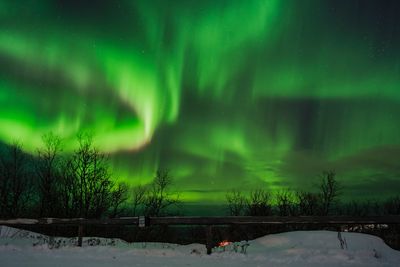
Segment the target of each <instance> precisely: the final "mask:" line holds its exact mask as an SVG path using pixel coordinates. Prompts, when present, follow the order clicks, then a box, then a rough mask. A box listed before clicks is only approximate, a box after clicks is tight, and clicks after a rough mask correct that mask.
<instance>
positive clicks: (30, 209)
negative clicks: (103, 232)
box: [0, 133, 179, 218]
mask: <svg viewBox="0 0 400 267" xmlns="http://www.w3.org/2000/svg"><path fill="white" fill-rule="evenodd" d="M42 140H43V146H42V148H40V149H38V150H37V153H36V155H29V154H26V153H24V152H23V145H22V144H21V143H19V142H14V143H13V144H11V145H10V146H5V147H4V149H3V150H2V151H1V152H0V218H16V217H33V218H34V217H67V218H72V217H84V218H101V217H105V216H107V217H116V216H119V215H120V214H122V213H125V214H129V215H132V216H133V215H138V214H143V215H148V216H161V215H165V214H167V213H168V210H169V208H170V207H172V206H174V205H178V204H179V198H178V196H177V195H176V194H172V193H170V191H169V190H170V186H171V184H172V178H171V176H170V174H169V172H168V171H163V170H159V171H157V172H156V174H155V177H154V180H153V181H152V182H151V183H150V184H147V185H143V186H138V187H135V188H134V189H131V188H129V187H128V186H127V185H126V184H124V183H119V182H116V181H117V179H116V177H113V174H112V172H111V169H110V162H109V159H108V157H107V155H105V154H103V153H101V152H100V151H99V149H97V148H96V147H95V146H94V145H93V139H92V137H91V136H90V135H89V134H80V135H78V136H77V143H78V148H77V149H76V150H75V151H73V153H71V154H70V155H68V154H65V153H62V152H63V144H62V141H61V139H60V138H59V137H58V136H56V135H54V134H52V133H49V134H46V135H44V136H43V138H42ZM132 199H133V200H132Z"/></svg>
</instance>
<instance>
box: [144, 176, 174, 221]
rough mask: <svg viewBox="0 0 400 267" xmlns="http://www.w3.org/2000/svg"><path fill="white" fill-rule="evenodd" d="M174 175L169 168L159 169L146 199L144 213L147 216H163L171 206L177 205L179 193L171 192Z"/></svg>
mask: <svg viewBox="0 0 400 267" xmlns="http://www.w3.org/2000/svg"><path fill="white" fill-rule="evenodd" d="M172 181H173V180H172V177H171V176H170V174H169V171H168V170H160V169H159V170H157V172H156V175H155V177H154V179H153V182H152V183H151V185H150V189H149V190H147V193H146V195H145V199H144V214H145V215H146V216H163V215H166V214H167V213H168V212H169V208H171V207H173V206H177V205H178V204H179V203H180V201H179V195H177V194H174V193H171V192H170V190H169V189H170V187H171V185H172Z"/></svg>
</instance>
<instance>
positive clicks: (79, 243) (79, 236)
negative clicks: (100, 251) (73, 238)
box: [78, 224, 83, 247]
mask: <svg viewBox="0 0 400 267" xmlns="http://www.w3.org/2000/svg"><path fill="white" fill-rule="evenodd" d="M82 238H83V225H82V224H80V225H79V226H78V247H82Z"/></svg>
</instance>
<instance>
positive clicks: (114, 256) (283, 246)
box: [0, 226, 400, 267]
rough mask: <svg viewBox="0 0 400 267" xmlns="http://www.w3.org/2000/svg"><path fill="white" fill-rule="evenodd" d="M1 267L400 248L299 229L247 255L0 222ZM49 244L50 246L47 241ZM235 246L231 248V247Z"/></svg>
mask: <svg viewBox="0 0 400 267" xmlns="http://www.w3.org/2000/svg"><path fill="white" fill-rule="evenodd" d="M0 230H1V231H0V266H1V267H8V266H10V267H11V266H32V267H46V266H52V267H56V266H60V267H66V266H79V267H81V266H85V267H92V266H96V267H102V266H115V267H124V266H130V267H132V266H142V267H147V266H174V267H180V266H194V267H197V266H207V267H212V266H219V267H225V266H229V267H235V266H296V267H302V266H323V267H330V266H393V267H399V266H400V252H399V251H395V250H392V249H391V248H389V247H388V246H387V245H385V244H384V243H383V241H382V240H381V239H379V238H377V237H374V236H370V235H365V234H358V233H341V237H342V240H343V242H345V243H342V246H343V247H344V249H342V248H341V243H340V241H339V239H338V233H337V232H329V231H307V232H306V231H299V232H289V233H283V234H275V235H268V236H265V237H262V238H259V239H256V240H253V241H250V242H249V246H248V247H247V251H246V254H244V253H242V248H241V245H243V244H244V243H236V244H231V245H229V246H228V247H226V248H225V251H223V250H222V249H220V248H219V249H215V250H214V253H213V254H212V255H206V250H205V246H204V245H200V244H192V245H186V246H181V245H176V244H165V243H133V244H129V243H126V242H124V241H121V240H118V239H100V238H86V239H84V245H83V247H82V248H78V247H75V246H74V244H75V242H76V240H75V239H67V238H55V239H54V240H49V238H48V237H46V236H43V235H39V234H35V233H31V232H28V231H21V230H16V229H13V228H9V227H4V226H3V227H1V226H0ZM49 241H50V243H52V245H49ZM235 248H236V251H235Z"/></svg>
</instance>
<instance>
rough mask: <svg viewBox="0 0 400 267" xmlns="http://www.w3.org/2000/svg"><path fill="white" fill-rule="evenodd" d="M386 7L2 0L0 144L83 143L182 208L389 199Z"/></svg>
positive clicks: (393, 107)
mask: <svg viewBox="0 0 400 267" xmlns="http://www.w3.org/2000/svg"><path fill="white" fill-rule="evenodd" d="M399 14H400V2H399V1H396V0H385V1H382V0H376V1H367V0H365V1H361V0H359V1H356V0H325V1H319V0H315V1H308V0H305V1H297V0H285V1H284V0H246V1H239V0H237V1H235V0H219V1H216V0H205V1H195V0H187V1H184V0H174V1H172V0H170V1H166V0H165V1H162V0H154V1H149V0H143V1H135V0H132V1H129V0H125V1H117V0H110V1H105V0H102V1H89V0H62V1H61V0H40V1H38V0H30V1H22V0H21V1H15V0H8V1H7V0H0V142H2V143H5V144H9V143H12V142H13V141H14V140H19V141H21V142H22V143H23V144H24V148H25V149H26V151H27V152H29V153H35V151H36V148H37V147H40V146H41V137H42V135H43V134H44V133H48V132H49V131H53V132H54V133H56V134H58V135H60V136H61V137H62V138H63V139H64V143H65V149H64V153H67V154H68V153H70V152H71V151H73V150H74V148H75V147H76V145H75V139H76V138H75V137H76V135H77V133H78V132H80V131H89V132H92V133H93V135H94V139H95V142H96V145H98V146H99V148H100V149H101V151H103V152H106V153H109V154H110V157H111V161H112V166H113V170H114V174H115V176H116V177H118V178H119V179H120V180H123V181H127V182H129V184H131V185H137V184H143V183H147V182H149V181H150V180H151V179H152V177H153V174H154V171H155V170H156V169H157V168H167V169H169V170H170V172H171V175H172V176H173V177H174V179H175V185H174V186H175V189H177V190H179V191H181V198H182V200H184V201H195V202H198V203H200V202H201V203H205V202H213V201H221V200H224V198H225V193H226V191H227V190H230V189H241V190H243V191H246V190H251V189H257V188H265V189H268V190H270V191H272V192H276V191H277V190H280V189H283V188H291V189H304V190H305V189H309V188H311V187H312V186H313V185H314V184H315V183H316V181H317V177H318V175H319V174H320V173H322V171H324V170H335V171H336V173H337V177H338V179H339V181H341V182H342V184H343V186H344V187H345V189H344V190H345V191H344V193H345V197H347V198H358V199H359V198H371V197H372V198H373V197H382V196H385V197H386V196H391V195H393V194H395V193H398V192H400V15H399Z"/></svg>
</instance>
